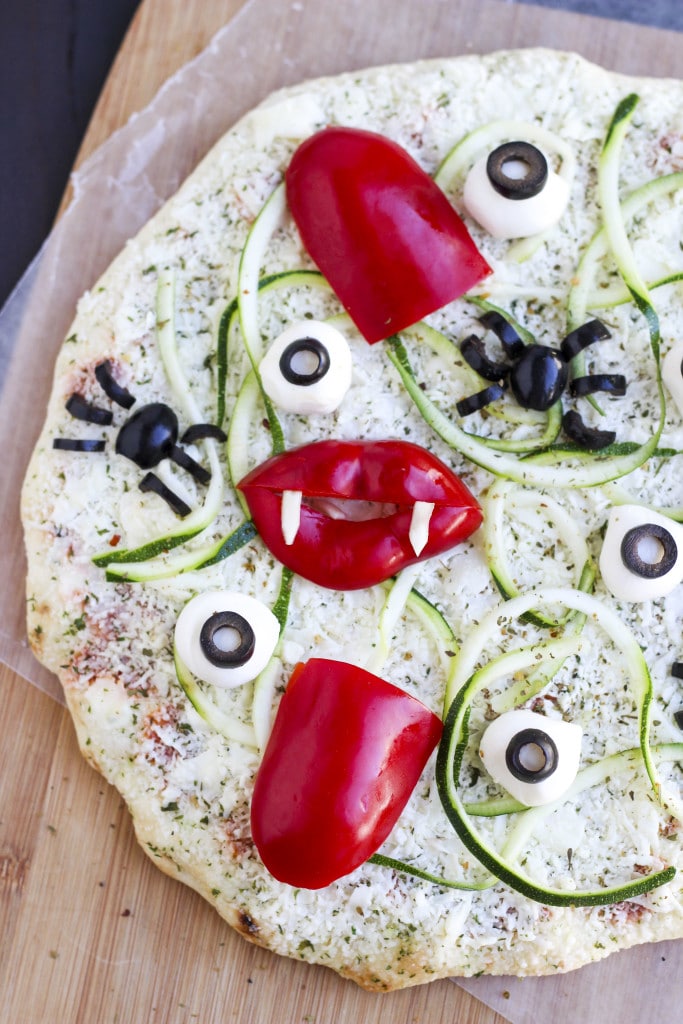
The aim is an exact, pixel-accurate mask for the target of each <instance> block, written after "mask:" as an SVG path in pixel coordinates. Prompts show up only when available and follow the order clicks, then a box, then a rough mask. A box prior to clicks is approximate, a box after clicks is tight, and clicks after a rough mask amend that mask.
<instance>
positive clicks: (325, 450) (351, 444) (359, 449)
mask: <svg viewBox="0 0 683 1024" xmlns="http://www.w3.org/2000/svg"><path fill="white" fill-rule="evenodd" d="M238 487H239V489H240V491H242V493H243V494H244V497H245V499H246V501H247V504H248V506H249V511H250V513H251V516H252V519H253V521H254V525H255V526H256V529H257V530H258V532H259V534H260V535H261V539H262V540H263V542H264V544H265V545H266V547H267V548H268V549H269V550H270V551H271V552H272V554H273V555H275V557H276V558H277V559H278V560H279V561H280V562H282V564H283V565H286V566H287V567H288V568H289V569H291V570H292V571H293V572H295V573H297V574H298V575H300V576H303V577H304V578H305V579H308V580H310V581H311V582H313V583H316V584H318V585H319V586H322V587H328V588H331V589H334V590H357V589H360V588H364V587H371V586H374V585H375V584H376V583H381V582H382V581H383V580H386V579H388V578H389V577H390V576H393V575H395V574H396V573H397V572H398V571H399V570H400V569H403V568H404V567H405V566H407V565H412V564H413V563H415V562H419V561H423V560H424V559H425V558H431V557H433V556H434V555H440V554H443V553H444V552H445V551H448V550H449V549H450V548H452V547H454V546H455V545H456V544H458V543H459V542H460V541H462V540H464V539H465V538H466V537H468V536H469V535H470V534H471V533H473V532H474V530H476V529H477V528H478V526H479V525H480V523H481V520H482V513H481V509H480V507H479V505H478V504H477V502H476V500H475V498H474V497H473V496H472V494H471V493H470V491H469V490H468V488H467V487H466V486H465V484H463V482H462V481H461V480H460V479H459V478H458V477H457V476H456V475H455V473H453V472H452V470H450V469H449V468H448V466H446V465H445V464H444V463H443V462H441V460H440V459H438V458H437V457H436V456H435V455H433V454H432V453H431V452H429V451H427V449H426V448H421V447H420V446H419V445H416V444H412V443H410V442H408V441H396V440H386V441H357V440H352V441H338V440H325V441H314V442H313V443H311V444H308V445H304V446H302V447H300V448H293V449H290V450H289V451H286V452H282V453H281V454H279V455H274V456H272V458H270V459H268V460H267V461H266V462H264V463H262V464H261V465H260V466H257V467H256V469H254V470H252V471H251V472H250V473H248V474H247V476H246V477H244V479H243V480H241V481H240V483H239V484H238ZM283 491H301V492H302V493H303V496H304V498H303V503H302V506H301V516H300V521H299V529H298V532H297V534H296V536H295V538H294V541H293V543H291V544H288V543H286V542H285V539H284V537H283V533H282V525H281V506H282V492H283ZM307 498H308V499H309V500H311V499H313V501H314V502H315V499H321V498H322V499H325V498H328V499H330V498H331V499H342V500H351V501H359V502H376V503H382V504H383V505H384V506H385V508H384V509H381V511H382V513H384V512H385V511H386V505H387V504H388V505H389V506H391V509H395V511H390V513H389V514H380V515H379V516H377V517H376V518H365V519H357V518H352V517H349V518H333V517H332V516H330V515H328V514H327V513H326V512H325V511H324V510H323V509H322V508H320V507H315V505H311V504H307V503H306V499H307ZM416 501H421V502H429V503H433V504H434V509H433V511H432V515H431V519H430V522H429V535H428V539H427V542H426V544H425V546H424V548H423V549H422V551H421V552H420V554H419V555H418V554H416V553H415V550H414V548H413V546H412V543H411V540H410V526H411V521H412V515H413V507H414V504H415V502H416Z"/></svg>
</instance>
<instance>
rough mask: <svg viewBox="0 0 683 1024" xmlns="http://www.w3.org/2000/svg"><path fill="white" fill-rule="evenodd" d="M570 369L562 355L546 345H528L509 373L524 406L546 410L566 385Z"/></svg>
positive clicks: (540, 410)
mask: <svg viewBox="0 0 683 1024" xmlns="http://www.w3.org/2000/svg"><path fill="white" fill-rule="evenodd" d="M568 377H569V370H568V368H567V364H566V362H565V360H564V359H563V358H562V354H561V353H560V352H559V351H558V350H557V349H556V348H550V347H549V346H548V345H527V346H526V347H525V349H524V353H523V355H522V356H521V357H520V358H519V359H518V360H517V362H516V363H515V365H514V366H513V368H512V370H511V372H510V387H511V388H512V393H513V394H514V396H515V398H516V399H517V401H518V402H519V404H520V405H521V406H522V408H523V409H535V410H536V411H537V412H545V411H546V409H549V408H550V407H551V405H554V404H555V402H557V400H558V399H559V397H560V395H561V394H562V392H563V391H564V389H565V387H566V385H567V379H568Z"/></svg>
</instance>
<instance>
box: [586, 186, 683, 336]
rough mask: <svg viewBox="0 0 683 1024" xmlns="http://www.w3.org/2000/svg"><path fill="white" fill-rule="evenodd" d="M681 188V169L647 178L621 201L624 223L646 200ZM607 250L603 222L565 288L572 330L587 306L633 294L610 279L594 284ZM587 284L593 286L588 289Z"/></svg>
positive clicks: (603, 305)
mask: <svg viewBox="0 0 683 1024" xmlns="http://www.w3.org/2000/svg"><path fill="white" fill-rule="evenodd" d="M681 188H683V171H675V172H674V173H672V174H664V175H662V176H661V177H660V178H653V179H652V180H651V181H648V182H646V183H645V185H641V186H640V188H637V189H635V190H634V191H633V192H631V193H630V194H629V195H628V196H627V197H626V199H624V201H623V202H622V203H621V210H620V215H619V216H620V218H621V220H622V223H624V224H626V223H628V222H629V221H630V220H632V219H633V217H635V216H637V215H638V214H639V213H640V212H641V211H642V210H644V209H645V208H646V207H647V206H649V205H650V203H653V202H655V201H656V200H658V199H662V198H663V197H665V196H668V195H671V193H673V192H677V191H678V190H679V189H681ZM608 252H609V242H608V237H607V230H606V228H605V226H604V224H603V226H602V227H600V228H599V229H598V231H596V233H595V234H594V235H593V237H592V239H591V240H590V242H589V243H588V245H587V247H586V249H585V250H584V253H583V255H582V257H581V260H580V261H579V265H578V267H577V270H576V273H575V275H574V277H573V286H572V288H571V289H570V292H569V301H568V315H569V322H568V327H569V329H570V330H572V329H573V328H574V327H578V326H579V325H580V324H582V323H583V322H584V321H585V320H586V318H587V315H588V314H587V311H588V310H589V309H607V308H609V307H610V306H618V305H621V304H622V303H623V302H630V301H632V299H633V296H632V294H631V292H630V290H629V289H628V287H627V285H625V284H622V283H617V282H615V283H613V284H611V285H609V286H607V287H605V288H601V287H600V286H596V285H595V278H596V277H597V268H598V264H599V263H600V261H601V260H603V259H604V258H605V256H606V255H607V254H608ZM680 276H681V275H680V274H678V273H673V274H670V275H667V276H666V277H663V278H660V279H659V280H658V281H655V282H653V283H652V284H651V285H650V286H649V287H650V288H658V287H661V286H663V285H665V284H669V283H672V282H674V281H678V280H680ZM591 288H592V289H593V290H592V291H591Z"/></svg>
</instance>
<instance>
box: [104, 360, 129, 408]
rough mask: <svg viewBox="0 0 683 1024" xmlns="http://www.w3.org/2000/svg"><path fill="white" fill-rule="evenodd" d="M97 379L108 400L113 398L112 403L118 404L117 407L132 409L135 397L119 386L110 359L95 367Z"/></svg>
mask: <svg viewBox="0 0 683 1024" xmlns="http://www.w3.org/2000/svg"><path fill="white" fill-rule="evenodd" d="M95 377H96V378H97V383H98V384H99V385H100V387H101V388H102V390H103V391H104V393H105V395H106V396H107V398H111V400H112V402H116V404H117V405H121V406H123V408H124V409H130V407H131V406H132V405H134V403H135V399H134V397H133V396H132V395H131V393H130V391H128V390H127V388H124V387H123V385H121V384H119V382H118V381H117V380H115V378H114V377H113V375H112V372H111V363H110V362H109V360H108V359H105V360H104V361H103V362H101V363H98V365H97V366H96V367H95Z"/></svg>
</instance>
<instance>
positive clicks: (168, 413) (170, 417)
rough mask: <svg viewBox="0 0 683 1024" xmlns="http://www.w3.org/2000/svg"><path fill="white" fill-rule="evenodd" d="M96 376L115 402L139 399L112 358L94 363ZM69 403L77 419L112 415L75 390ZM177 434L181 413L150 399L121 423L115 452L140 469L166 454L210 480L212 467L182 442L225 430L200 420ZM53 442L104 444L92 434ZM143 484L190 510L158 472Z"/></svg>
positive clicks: (88, 448)
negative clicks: (121, 377) (119, 377)
mask: <svg viewBox="0 0 683 1024" xmlns="http://www.w3.org/2000/svg"><path fill="white" fill-rule="evenodd" d="M95 377H96V378H97V381H98V383H99V385H100V387H101V388H102V390H103V391H104V393H105V394H106V395H107V397H108V398H110V399H111V400H112V401H113V402H115V403H116V404H117V405H120V406H122V407H123V408H124V409H130V408H131V407H132V406H133V405H134V404H135V398H134V396H133V395H131V393H130V392H129V391H128V390H127V389H126V388H124V387H122V386H121V385H120V384H119V383H118V382H117V381H116V379H115V378H114V377H113V375H112V372H111V363H110V362H109V360H104V361H103V362H101V363H99V364H98V365H97V366H96V368H95ZM66 408H67V411H68V412H69V413H70V414H71V415H72V416H73V417H74V418H75V419H78V420H82V421H83V422H86V423H96V424H98V425H100V426H109V425H110V424H111V423H112V422H113V419H114V417H113V413H112V412H111V410H109V409H104V408H102V407H100V406H98V405H93V404H91V403H90V402H87V401H86V400H85V399H84V398H83V397H82V396H81V395H79V394H77V393H75V394H73V395H71V396H70V397H69V399H68V400H67V403H66ZM178 434H179V424H178V417H177V416H176V414H175V412H174V411H173V409H171V407H170V406H168V405H165V404H164V403H163V402H150V403H149V404H148V405H143V406H140V408H138V409H137V410H136V411H135V412H134V413H133V414H132V415H131V416H129V417H128V419H127V420H126V421H125V422H124V423H123V425H122V426H121V428H120V429H119V432H118V434H117V437H116V444H115V450H116V453H117V455H123V456H124V457H125V458H127V459H130V460H131V461H132V462H134V463H135V464H136V466H139V467H140V469H146V470H151V469H153V468H154V467H156V466H158V465H159V463H160V462H162V461H163V459H171V460H172V461H173V462H175V463H176V465H178V466H180V467H181V468H182V469H184V470H186V471H187V472H188V473H189V474H190V475H191V476H192V477H193V478H194V479H195V480H196V481H197V483H199V484H208V482H209V481H210V479H211V474H210V473H209V471H208V470H206V469H205V468H204V467H203V466H202V465H200V463H198V462H197V461H196V460H195V459H193V458H192V456H191V455H189V454H188V452H186V451H185V449H184V448H182V447H181V446H182V444H191V443H193V442H195V441H199V440H201V439H202V438H207V437H210V438H214V439H215V440H218V441H225V434H224V432H223V431H222V430H221V429H220V428H218V427H215V426H214V425H213V424H211V423H200V424H196V425H195V426H192V427H189V429H188V430H186V431H185V433H184V434H183V436H182V438H181V439H180V443H178ZM52 444H53V447H54V448H57V449H60V450H62V451H80V452H101V451H104V448H105V442H104V441H102V440H93V439H91V438H78V439H73V438H63V437H57V438H55V439H54V440H53V442H52ZM139 487H140V490H142V491H153V492H154V493H156V494H158V495H159V496H160V497H162V498H163V499H164V500H165V501H166V502H167V504H168V505H169V506H170V507H171V508H172V509H173V511H174V512H175V513H176V514H177V515H179V516H186V515H189V513H190V512H191V511H192V510H191V509H190V507H189V505H187V503H186V502H185V501H183V499H182V498H180V497H179V496H178V495H177V494H175V493H174V491H172V490H171V489H170V488H169V487H167V486H166V485H165V484H164V483H163V482H162V481H161V480H160V479H159V477H157V476H156V474H154V473H151V472H148V473H147V474H146V475H145V476H144V477H143V479H142V480H141V481H140V484H139Z"/></svg>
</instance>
